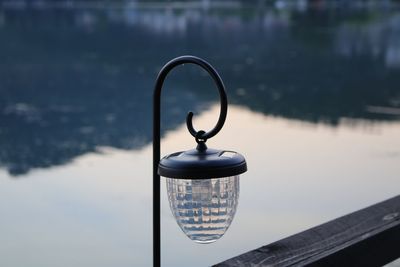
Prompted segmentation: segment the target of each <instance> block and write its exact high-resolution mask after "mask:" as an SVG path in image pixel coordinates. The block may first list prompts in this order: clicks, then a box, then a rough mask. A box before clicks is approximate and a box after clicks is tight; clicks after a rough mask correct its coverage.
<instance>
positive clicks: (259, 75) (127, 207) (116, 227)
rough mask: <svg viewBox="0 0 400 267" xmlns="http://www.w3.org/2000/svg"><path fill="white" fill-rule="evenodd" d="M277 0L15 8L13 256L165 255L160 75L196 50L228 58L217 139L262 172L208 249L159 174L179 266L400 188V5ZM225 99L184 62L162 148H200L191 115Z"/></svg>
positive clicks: (248, 181) (8, 110)
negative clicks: (178, 216) (179, 220)
mask: <svg viewBox="0 0 400 267" xmlns="http://www.w3.org/2000/svg"><path fill="white" fill-rule="evenodd" d="M279 3H281V4H277V5H273V6H264V5H258V4H254V6H252V7H240V3H236V2H235V3H232V4H230V5H229V6H227V7H224V8H221V7H212V6H209V5H207V4H204V5H200V6H183V7H182V6H181V7H179V6H175V7H174V8H171V6H169V7H162V6H155V5H153V6H142V5H140V4H126V5H124V4H122V5H118V6H106V5H99V6H96V8H94V6H90V5H81V6H57V5H53V6H46V5H44V6H43V5H34V6H26V5H25V6H24V5H12V4H8V5H4V4H3V5H2V6H1V8H0V214H1V220H0V236H1V240H2V242H1V243H0V265H2V266H43V267H44V266H151V249H152V247H151V246H152V243H151V208H152V203H151V177H152V174H151V159H152V155H151V95H152V87H153V83H154V79H155V77H156V74H157V71H158V70H159V69H160V67H161V66H162V65H163V64H164V63H165V62H166V61H167V60H169V59H171V58H172V57H174V56H178V55H182V54H194V55H198V56H201V57H204V58H206V59H208V60H209V61H210V62H211V63H212V64H213V65H214V66H215V67H216V68H217V69H218V70H219V71H220V74H221V75H222V77H223V79H224V81H225V83H226V85H227V90H228V97H229V100H230V102H231V105H230V109H229V111H228V118H227V122H226V125H225V127H224V129H223V130H222V131H221V132H220V134H219V135H218V136H216V137H214V138H213V139H211V140H209V141H208V143H209V146H210V147H216V148H224V149H232V150H236V151H240V152H241V153H242V154H244V155H245V156H246V158H247V161H248V165H249V171H248V172H247V173H245V174H244V175H242V178H241V185H240V186H241V187H240V198H239V207H238V211H237V214H236V216H235V219H234V221H233V223H232V225H231V227H230V228H229V230H228V232H227V233H226V234H225V236H224V237H223V238H222V239H220V240H219V241H217V242H216V243H213V244H209V245H199V244H195V243H193V242H192V241H190V240H189V239H188V238H187V237H186V236H185V235H184V234H183V233H182V231H181V230H180V228H179V227H178V225H177V224H176V222H175V220H174V218H173V216H172V213H171V212H170V210H169V206H168V201H167V196H166V192H165V181H162V182H163V184H162V187H161V188H162V189H163V192H162V194H163V196H162V249H163V250H162V253H163V258H162V262H163V265H164V266H182V267H183V266H209V265H211V264H214V263H217V262H220V261H222V260H224V259H227V258H230V257H233V256H236V255H238V254H240V253H243V252H246V251H248V250H251V249H254V248H257V247H259V246H261V245H265V244H268V243H270V242H273V241H275V240H278V239H280V238H283V237H286V236H288V235H291V234H293V233H296V232H298V231H301V230H304V229H307V228H309V227H311V226H315V225H317V224H320V223H323V222H325V221H327V220H330V219H333V218H336V217H338V216H341V215H344V214H346V213H349V212H352V211H354V210H357V209H360V208H363V207H365V206H368V205H371V204H373V203H376V202H378V201H382V200H384V199H387V198H390V197H393V196H395V195H398V194H399V188H400V180H399V179H400V177H399V173H400V164H399V163H400V138H399V136H400V89H399V84H400V11H399V9H398V7H396V6H388V5H385V6H373V5H372V6H371V5H370V6H351V5H348V6H308V7H307V6H304V5H300V4H286V5H285V4H282V3H283V2H282V1H281V2H279ZM292 3H295V2H292ZM296 3H297V2H296ZM299 3H300V2H299ZM257 5H258V6H257ZM217 101H218V96H217V93H216V91H215V89H214V88H213V86H212V83H211V81H210V80H209V79H208V78H207V77H205V75H204V73H202V72H201V71H199V70H197V69H196V68H195V67H192V66H184V67H180V68H179V70H176V71H175V72H174V73H173V74H172V75H171V76H170V77H169V80H168V81H167V83H166V87H165V90H164V93H163V133H162V135H163V140H162V154H167V153H171V152H174V151H179V150H185V149H189V148H192V147H194V145H195V143H194V140H193V138H191V136H190V135H189V134H188V133H187V130H186V127H185V125H184V119H185V114H186V112H187V111H189V110H194V111H195V113H196V115H195V121H194V124H195V127H196V128H203V129H205V130H207V129H210V128H211V127H212V126H213V124H214V123H215V121H216V120H217V118H218V109H219V107H218V104H217Z"/></svg>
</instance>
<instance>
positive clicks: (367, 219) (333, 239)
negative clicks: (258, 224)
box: [214, 195, 400, 267]
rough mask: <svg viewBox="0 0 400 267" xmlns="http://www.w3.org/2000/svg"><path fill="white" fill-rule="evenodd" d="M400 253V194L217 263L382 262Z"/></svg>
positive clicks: (229, 265) (221, 266) (221, 265)
mask: <svg viewBox="0 0 400 267" xmlns="http://www.w3.org/2000/svg"><path fill="white" fill-rule="evenodd" d="M399 257H400V195H399V196H396V197H394V198H391V199H388V200H386V201H384V202H381V203H378V204H375V205H373V206H370V207H368V208H365V209H362V210H359V211H356V212H354V213H351V214H349V215H346V216H343V217H340V218H338V219H335V220H332V221H330V222H327V223H325V224H322V225H319V226H317V227H314V228H311V229H309V230H306V231H304V232H301V233H298V234H295V235H293V236H290V237H287V238H285V239H282V240H280V241H277V242H275V243H272V244H269V245H266V246H263V247H260V248H258V249H255V250H252V251H250V252H247V253H245V254H242V255H239V256H237V257H234V258H232V259H229V260H227V261H224V262H222V263H219V264H216V265H214V266H218V267H233V266H244V267H246V266H249V267H250V266H251V267H256V266H304V265H307V266H382V265H384V264H386V263H388V262H391V261H393V260H395V259H397V258H399Z"/></svg>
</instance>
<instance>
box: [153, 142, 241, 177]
mask: <svg viewBox="0 0 400 267" xmlns="http://www.w3.org/2000/svg"><path fill="white" fill-rule="evenodd" d="M246 171H247V164H246V160H245V158H244V157H243V156H242V155H241V154H239V153H237V152H235V151H230V150H218V149H210V148H209V149H206V150H198V149H192V150H188V151H180V152H175V153H172V154H170V155H167V156H165V157H164V158H162V159H161V160H160V163H159V164H158V174H159V175H160V176H164V177H168V178H176V179H211V178H222V177H228V176H235V175H239V174H242V173H244V172H246Z"/></svg>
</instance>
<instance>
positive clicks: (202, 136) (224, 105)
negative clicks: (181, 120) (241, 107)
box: [154, 56, 228, 142]
mask: <svg viewBox="0 0 400 267" xmlns="http://www.w3.org/2000/svg"><path fill="white" fill-rule="evenodd" d="M185 63H192V64H195V65H198V66H200V67H202V68H203V69H204V70H206V71H207V72H208V74H210V76H211V77H212V78H213V80H214V82H215V84H216V86H217V89H218V92H219V96H220V104H221V109H220V114H219V118H218V121H217V124H216V125H215V126H214V128H213V129H211V130H210V131H209V132H204V131H196V130H195V129H194V127H193V122H192V119H193V112H191V111H190V112H189V113H188V114H187V116H186V126H187V128H188V130H189V132H190V134H191V135H192V136H193V137H195V138H196V141H200V142H205V141H206V140H207V139H209V138H211V137H213V136H215V135H216V134H217V133H218V132H219V131H220V130H221V129H222V127H223V126H224V123H225V119H226V114H227V111H228V100H227V97H226V93H225V86H224V83H223V82H222V79H221V77H220V76H219V74H218V72H217V71H216V70H215V69H214V68H213V67H212V66H211V64H210V63H208V62H207V61H205V60H203V59H201V58H198V57H195V56H181V57H177V58H174V59H173V60H171V61H169V62H168V63H167V64H165V65H164V67H163V68H162V69H161V71H160V72H159V74H158V76H157V80H156V86H155V90H154V99H155V100H154V101H155V102H154V104H155V106H156V105H157V104H158V106H159V105H160V96H161V88H162V85H163V83H164V81H165V78H166V77H167V75H168V73H169V72H170V71H171V70H172V69H173V68H175V67H176V66H179V65H182V64H185Z"/></svg>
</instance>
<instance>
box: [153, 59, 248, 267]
mask: <svg viewBox="0 0 400 267" xmlns="http://www.w3.org/2000/svg"><path fill="white" fill-rule="evenodd" d="M186 63H191V64H195V65H197V66H200V67H201V68H203V69H204V70H206V71H207V72H208V74H210V76H211V77H212V78H213V80H214V82H215V84H216V86H217V89H218V92H219V96H220V104H221V109H220V114H219V119H218V122H217V124H216V125H215V126H214V128H213V129H212V130H210V131H209V132H205V131H203V130H200V131H196V130H195V129H194V127H193V123H192V118H193V113H192V112H189V113H188V114H187V117H186V125H187V128H188V130H189V132H190V134H191V135H192V136H193V137H194V138H195V140H196V143H197V146H196V148H195V149H192V150H188V151H181V152H175V153H172V154H170V155H167V156H165V157H163V158H162V159H161V160H160V98H161V89H162V86H163V84H164V81H165V78H166V77H167V75H168V73H169V72H170V71H171V70H172V69H173V68H175V67H176V66H179V65H182V64H186ZM227 109H228V101H227V97H226V93H225V86H224V84H223V82H222V79H221V77H220V76H219V75H218V73H217V71H216V70H215V69H214V68H213V67H212V66H211V65H210V64H209V63H208V62H206V61H205V60H203V59H200V58H198V57H194V56H181V57H177V58H175V59H173V60H171V61H169V62H168V63H167V64H166V65H165V66H164V67H163V68H162V69H161V71H160V72H159V74H158V76H157V80H156V84H155V89H154V99H153V265H154V266H155V267H159V266H160V262H161V257H160V256H161V239H160V232H161V231H160V230H161V219H160V181H161V177H160V176H163V177H166V178H167V191H168V199H169V202H170V207H171V210H172V212H173V214H174V217H175V219H176V220H177V223H178V225H179V226H180V227H181V229H182V230H183V232H184V233H185V234H186V235H187V236H188V237H189V238H190V239H192V240H194V241H195V242H198V243H211V242H214V241H215V240H217V239H218V238H220V237H221V236H222V235H223V234H224V233H225V231H226V230H227V228H228V227H229V225H230V223H231V221H232V219H233V216H234V214H235V211H236V206H237V200H238V193H239V175H240V174H242V173H244V172H246V171H247V165H246V160H245V158H244V157H243V156H242V155H240V154H239V153H237V152H234V151H230V150H217V149H211V148H208V147H207V146H206V141H207V139H209V138H211V137H213V136H215V135H216V134H217V133H218V132H219V131H220V130H221V129H222V127H223V125H224V123H225V119H226V114H227Z"/></svg>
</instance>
